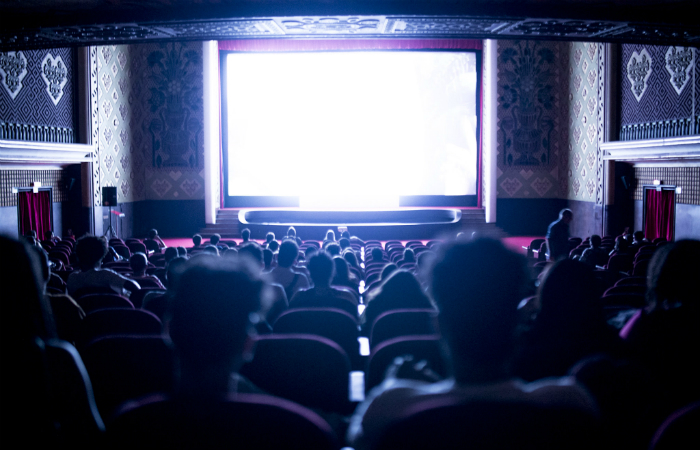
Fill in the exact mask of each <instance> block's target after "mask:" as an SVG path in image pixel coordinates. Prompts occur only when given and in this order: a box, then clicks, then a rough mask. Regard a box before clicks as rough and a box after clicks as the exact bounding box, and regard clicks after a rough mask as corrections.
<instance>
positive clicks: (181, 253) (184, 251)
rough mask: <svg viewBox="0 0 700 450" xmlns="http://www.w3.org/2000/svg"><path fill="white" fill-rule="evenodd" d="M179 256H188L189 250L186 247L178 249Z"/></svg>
mask: <svg viewBox="0 0 700 450" xmlns="http://www.w3.org/2000/svg"><path fill="white" fill-rule="evenodd" d="M177 256H187V249H186V248H185V247H182V246H179V247H177Z"/></svg>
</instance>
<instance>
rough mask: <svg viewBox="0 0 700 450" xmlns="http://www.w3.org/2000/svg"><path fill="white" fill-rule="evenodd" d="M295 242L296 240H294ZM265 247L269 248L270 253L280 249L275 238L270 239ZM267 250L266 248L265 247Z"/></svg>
mask: <svg viewBox="0 0 700 450" xmlns="http://www.w3.org/2000/svg"><path fill="white" fill-rule="evenodd" d="M294 242H295V243H296V241H294ZM267 248H268V249H270V251H271V252H272V253H277V252H278V251H279V249H280V243H279V242H278V241H276V240H273V241H270V242H268V244H267ZM266 250H267V249H266Z"/></svg>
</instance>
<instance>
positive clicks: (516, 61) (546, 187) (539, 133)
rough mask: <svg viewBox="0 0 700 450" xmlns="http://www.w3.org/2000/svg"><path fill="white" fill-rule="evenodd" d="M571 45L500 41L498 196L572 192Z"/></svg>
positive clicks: (526, 196)
mask: <svg viewBox="0 0 700 450" xmlns="http://www.w3.org/2000/svg"><path fill="white" fill-rule="evenodd" d="M568 48H569V44H568V43H562V42H559V43H557V42H543V41H498V59H497V65H498V110H497V115H498V159H497V167H498V169H497V175H498V196H499V197H505V198H508V197H515V198H558V197H559V196H560V195H561V193H565V192H566V183H567V180H566V177H565V176H564V177H562V175H565V171H563V170H562V165H563V167H566V161H567V155H566V152H567V151H568V149H567V147H566V140H565V138H566V136H565V134H564V133H563V131H565V130H566V129H567V128H566V127H567V125H568V124H567V123H566V111H565V110H566V106H565V105H566V104H567V99H566V98H562V97H561V95H562V94H565V95H566V94H567V83H568V77H567V76H566V74H567V72H566V70H567V66H568V62H569V58H568Z"/></svg>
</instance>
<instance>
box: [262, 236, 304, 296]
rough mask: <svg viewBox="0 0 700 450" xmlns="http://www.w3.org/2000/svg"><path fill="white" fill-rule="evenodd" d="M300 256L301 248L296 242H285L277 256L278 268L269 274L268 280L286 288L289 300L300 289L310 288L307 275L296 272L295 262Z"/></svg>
mask: <svg viewBox="0 0 700 450" xmlns="http://www.w3.org/2000/svg"><path fill="white" fill-rule="evenodd" d="M298 255H299V247H298V246H297V243H296V242H294V241H284V242H282V245H280V251H279V253H278V254H277V267H275V268H273V269H272V271H270V272H269V273H268V274H267V280H268V281H269V282H271V283H277V284H279V285H281V286H282V287H283V288H284V292H285V294H286V295H287V298H292V297H293V296H294V293H295V292H297V291H298V290H300V289H306V288H308V287H309V280H308V279H307V278H306V275H304V274H303V273H300V272H298V271H296V270H294V268H293V267H294V262H295V261H296V259H297V257H298Z"/></svg>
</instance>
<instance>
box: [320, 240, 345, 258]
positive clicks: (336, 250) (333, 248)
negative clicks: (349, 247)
mask: <svg viewBox="0 0 700 450" xmlns="http://www.w3.org/2000/svg"><path fill="white" fill-rule="evenodd" d="M324 250H326V251H327V252H328V254H329V255H331V256H340V252H341V248H340V245H338V244H337V243H336V242H331V243H330V244H328V245H326V246H325V247H324Z"/></svg>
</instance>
